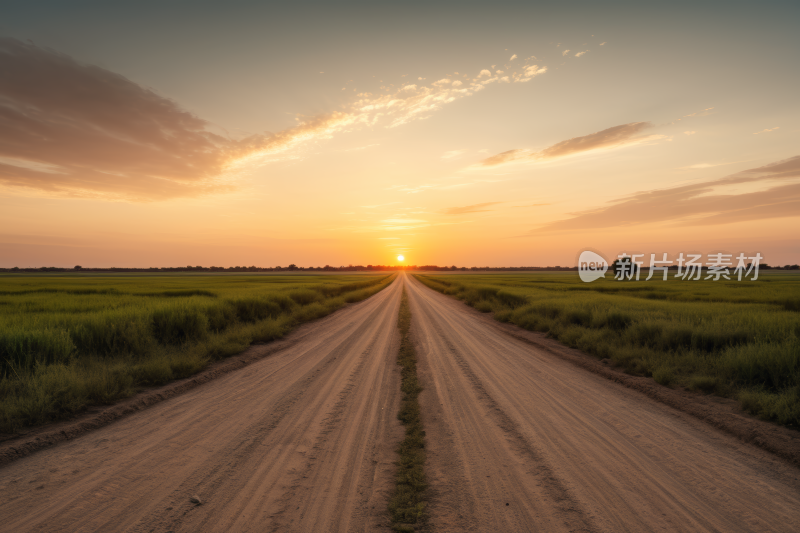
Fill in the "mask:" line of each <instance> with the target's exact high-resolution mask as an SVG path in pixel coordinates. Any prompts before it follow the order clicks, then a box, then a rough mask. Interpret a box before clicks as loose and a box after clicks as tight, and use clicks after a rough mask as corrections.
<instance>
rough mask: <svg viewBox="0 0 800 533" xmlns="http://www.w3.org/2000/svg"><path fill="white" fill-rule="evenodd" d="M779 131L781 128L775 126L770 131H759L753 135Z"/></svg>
mask: <svg viewBox="0 0 800 533" xmlns="http://www.w3.org/2000/svg"><path fill="white" fill-rule="evenodd" d="M779 129H781V127H780V126H775V127H774V128H770V129H768V130H761V131H757V132H755V133H753V135H758V134H760V133H768V132H770V131H775V130H779Z"/></svg>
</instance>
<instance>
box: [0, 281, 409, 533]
mask: <svg viewBox="0 0 800 533" xmlns="http://www.w3.org/2000/svg"><path fill="white" fill-rule="evenodd" d="M401 290H402V289H401V283H397V282H396V283H394V284H393V285H391V286H390V287H388V288H386V289H384V290H383V291H381V292H380V293H378V294H377V295H375V296H374V297H372V298H370V299H368V300H366V301H364V302H361V303H359V304H356V305H353V306H349V307H347V308H345V309H343V310H341V311H339V312H337V313H334V314H333V315H331V316H329V317H327V318H324V319H322V320H320V321H317V322H315V323H313V324H310V325H309V327H304V328H301V329H300V330H298V331H297V332H295V333H293V334H292V335H290V337H292V338H291V339H289V342H287V343H286V344H287V347H286V348H285V349H283V350H281V351H278V352H277V353H274V354H273V355H271V356H269V357H267V358H265V359H262V360H260V361H258V362H255V363H253V364H251V365H250V366H247V367H246V368H243V369H241V370H238V371H235V372H231V373H228V374H226V375H223V376H221V377H219V378H218V379H215V380H214V381H211V382H209V383H206V384H204V385H202V386H199V387H196V388H194V389H192V390H189V391H188V392H186V393H185V394H183V395H180V396H177V397H174V398H171V399H168V400H166V401H163V402H161V403H158V404H157V405H154V406H152V407H150V408H149V409H147V410H144V411H140V412H137V413H134V414H131V415H130V416H127V417H126V418H123V419H121V420H118V421H116V422H114V423H113V424H110V425H107V426H105V427H102V428H100V429H97V430H96V431H92V432H89V433H85V434H83V435H81V436H79V437H77V438H75V439H73V440H70V441H67V442H62V443H60V444H58V445H57V446H54V447H50V448H48V449H45V450H42V451H38V452H37V453H34V454H33V455H29V456H27V457H23V458H21V459H19V460H17V461H14V462H13V463H11V464H8V465H6V466H4V467H2V468H0V517H2V520H1V521H0V531H8V532H15V533H16V532H25V531H65V532H67V531H68V532H82V531H86V532H94V531H103V532H114V531H130V532H140V531H141V532H151V531H153V532H168V531H172V532H175V533H178V532H184V531H185V532H197V531H203V532H214V531H237V532H238V531H243V532H244V531H259V532H261V531H298V532H310V531H342V532H344V531H386V530H388V526H387V524H388V514H387V512H386V505H387V499H388V495H389V492H390V490H391V489H392V487H393V481H394V479H393V475H394V464H393V462H394V461H395V460H396V455H395V447H396V445H397V443H398V442H399V441H400V439H401V438H402V427H401V426H400V424H399V422H398V421H397V419H396V415H397V411H398V407H399V398H400V375H399V367H398V366H397V364H396V357H397V350H398V346H399V334H398V330H397V314H398V311H399V303H400V293H401ZM254 349H258V348H254ZM192 496H198V497H199V499H200V501H201V504H200V505H196V504H194V503H192V502H191V501H190V498H191V497H192Z"/></svg>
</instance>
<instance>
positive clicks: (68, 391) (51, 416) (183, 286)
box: [0, 274, 394, 433]
mask: <svg viewBox="0 0 800 533" xmlns="http://www.w3.org/2000/svg"><path fill="white" fill-rule="evenodd" d="M393 277H394V276H392V275H386V274H378V275H369V274H361V275H322V274H319V275H208V274H205V275H204V274H200V275H192V274H175V275H153V274H139V275H137V274H128V275H116V274H115V275H102V274H101V275H98V274H90V275H86V274H61V275H41V274H40V275H33V276H25V275H3V276H0V432H3V433H8V432H12V431H14V430H16V429H19V428H21V427H24V426H29V425H34V424H39V423H43V422H47V421H51V420H57V419H59V418H63V417H66V416H70V415H71V414H73V413H76V412H79V411H81V410H83V409H85V408H86V407H88V406H91V405H98V404H109V403H112V402H114V401H116V400H118V399H120V398H124V397H127V396H130V395H132V394H134V393H135V392H136V391H137V390H139V389H141V388H142V387H145V386H150V385H160V384H163V383H166V382H168V381H170V380H173V379H177V378H182V377H186V376H189V375H192V374H194V373H196V372H198V371H200V370H202V369H203V368H205V367H206V365H208V363H209V362H211V361H214V360H218V359H221V358H224V357H227V356H230V355H233V354H236V353H239V352H241V351H242V350H244V349H245V348H247V346H249V345H250V344H251V343H253V342H263V341H269V340H273V339H276V338H278V337H281V336H283V335H285V334H286V333H287V332H288V331H289V330H291V329H292V328H293V327H294V326H296V325H297V324H300V323H302V322H306V321H309V320H313V319H315V318H319V317H322V316H325V315H327V314H329V313H331V312H333V311H335V310H336V309H339V308H340V307H342V306H344V305H345V304H346V303H348V302H356V301H359V300H363V299H364V298H367V297H368V296H370V295H372V294H374V293H375V292H378V291H379V290H381V289H382V288H383V287H385V286H386V285H387V284H388V283H389V282H390V281H391V279H393Z"/></svg>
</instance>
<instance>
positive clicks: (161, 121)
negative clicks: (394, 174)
mask: <svg viewBox="0 0 800 533" xmlns="http://www.w3.org/2000/svg"><path fill="white" fill-rule="evenodd" d="M523 68H525V69H530V68H531V67H530V66H527V65H523ZM544 71H546V68H542V69H539V68H538V67H536V72H535V73H536V74H539V73H542V72H544ZM0 72H2V73H3V75H2V76H1V77H0V187H3V188H6V189H13V190H15V191H17V192H19V191H22V192H26V191H27V192H28V193H33V194H36V195H49V196H60V197H84V198H86V197H88V198H98V199H110V200H126V201H152V200H164V199H171V198H184V197H195V196H200V195H206V194H214V193H220V192H225V191H230V190H234V189H236V188H237V187H239V186H241V182H242V178H243V175H244V174H245V173H246V172H248V171H249V170H250V169H252V168H253V167H255V166H258V165H263V164H266V163H269V162H273V161H279V160H287V159H298V158H299V157H300V156H301V152H299V150H300V149H301V148H302V147H303V146H305V145H308V144H310V143H314V142H316V141H319V140H323V139H328V138H331V137H332V136H334V135H337V134H341V133H344V132H348V131H351V130H354V129H357V128H361V127H374V126H376V125H378V124H382V125H384V126H385V127H389V128H393V127H397V126H400V125H403V124H406V123H408V122H411V121H414V120H422V119H425V118H428V117H429V116H430V115H431V114H432V113H434V112H435V111H437V110H439V109H441V107H442V106H444V105H446V104H448V103H450V102H453V101H455V100H457V99H460V98H464V97H467V96H471V95H473V94H475V93H476V92H478V91H481V90H484V85H483V83H481V82H477V81H472V82H470V81H465V82H461V81H458V82H455V83H452V84H440V85H436V84H433V85H432V86H421V85H416V84H409V85H404V86H403V87H401V88H400V89H396V90H394V91H392V90H387V91H386V92H385V93H384V94H378V95H372V94H371V93H363V92H362V93H359V94H358V96H357V99H356V100H354V101H353V102H352V103H351V104H350V105H348V106H345V107H344V108H343V109H342V110H340V111H336V112H333V113H328V114H321V115H316V116H312V117H298V119H297V125H295V126H293V127H291V128H287V129H284V130H282V131H279V132H278V133H274V134H273V133H263V134H252V135H248V136H243V137H241V138H231V137H230V136H229V135H228V134H227V133H220V132H219V130H220V128H215V127H214V126H213V125H212V124H210V123H209V122H208V121H206V120H204V119H202V118H200V117H198V116H196V115H194V114H192V113H190V112H188V111H186V110H185V109H183V108H182V107H181V106H180V105H179V104H177V103H176V102H174V101H173V100H170V99H169V98H165V97H164V96H161V95H159V94H157V93H156V92H154V91H153V90H151V89H148V88H145V87H142V86H141V85H139V84H137V83H135V82H133V81H131V80H129V79H127V78H125V77H123V76H121V75H119V74H116V73H114V72H111V71H109V70H106V69H104V68H101V67H97V66H93V65H87V64H84V63H80V62H79V61H76V60H75V59H73V58H71V57H69V56H66V55H64V54H60V53H58V52H55V51H52V50H49V49H43V48H40V47H37V46H36V45H33V44H29V43H23V42H22V41H19V40H16V39H12V38H0ZM479 76H481V77H484V76H488V77H489V78H490V79H491V72H489V71H488V70H483V71H481V73H480V75H479ZM493 81H496V78H495V79H493ZM514 81H527V80H523V79H515V80H514ZM437 83H438V82H437Z"/></svg>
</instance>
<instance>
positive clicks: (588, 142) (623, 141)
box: [478, 122, 666, 167]
mask: <svg viewBox="0 0 800 533" xmlns="http://www.w3.org/2000/svg"><path fill="white" fill-rule="evenodd" d="M651 127H652V124H650V123H649V122H631V123H630V124H622V125H620V126H614V127H613V128H608V129H605V130H603V131H598V132H596V133H591V134H589V135H584V136H582V137H573V138H572V139H567V140H566V141H561V142H559V143H556V144H554V145H552V146H550V147H548V148H545V149H544V150H541V151H539V152H532V151H530V150H524V149H515V150H508V151H507V152H502V153H500V154H497V155H494V156H492V157H488V158H486V159H484V160H483V161H480V162H479V163H478V166H482V167H490V166H496V165H501V164H503V163H510V162H513V161H525V160H527V161H540V160H546V159H553V158H557V157H565V156H569V155H573V154H578V153H582V152H588V151H591V150H599V149H609V148H621V147H623V146H631V145H635V144H643V143H647V142H653V141H656V140H660V139H664V138H666V136H665V135H642V132H643V131H644V130H646V129H648V128H651Z"/></svg>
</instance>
